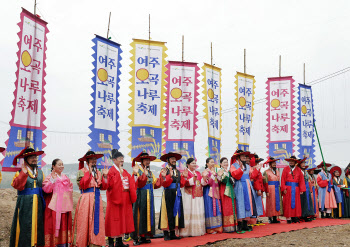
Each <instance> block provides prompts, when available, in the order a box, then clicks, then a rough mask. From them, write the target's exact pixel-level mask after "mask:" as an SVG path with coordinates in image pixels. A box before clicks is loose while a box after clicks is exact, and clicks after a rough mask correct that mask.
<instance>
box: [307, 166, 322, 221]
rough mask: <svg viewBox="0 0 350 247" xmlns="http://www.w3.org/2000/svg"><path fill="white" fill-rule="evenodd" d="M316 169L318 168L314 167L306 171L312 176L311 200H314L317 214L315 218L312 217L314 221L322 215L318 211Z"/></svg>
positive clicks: (313, 203)
mask: <svg viewBox="0 0 350 247" xmlns="http://www.w3.org/2000/svg"><path fill="white" fill-rule="evenodd" d="M316 168H317V167H312V168H310V167H309V168H307V169H306V170H307V172H308V173H309V176H310V191H311V199H312V205H313V207H314V213H315V214H314V216H313V217H312V218H313V219H315V218H318V217H319V214H320V212H319V209H318V185H317V180H316V176H315V175H314V173H315V170H316ZM317 171H319V170H317Z"/></svg>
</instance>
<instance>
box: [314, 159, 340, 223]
mask: <svg viewBox="0 0 350 247" xmlns="http://www.w3.org/2000/svg"><path fill="white" fill-rule="evenodd" d="M325 166H326V167H325ZM330 166H332V165H331V164H328V163H326V164H325V165H324V164H323V162H321V164H319V165H318V166H317V167H318V168H322V171H321V172H320V173H319V174H318V175H317V184H318V186H319V187H318V196H319V208H320V211H321V218H331V213H332V209H333V208H336V207H337V202H336V200H335V195H334V189H333V182H332V176H331V174H329V172H328V171H327V167H330ZM325 213H326V215H324V214H325Z"/></svg>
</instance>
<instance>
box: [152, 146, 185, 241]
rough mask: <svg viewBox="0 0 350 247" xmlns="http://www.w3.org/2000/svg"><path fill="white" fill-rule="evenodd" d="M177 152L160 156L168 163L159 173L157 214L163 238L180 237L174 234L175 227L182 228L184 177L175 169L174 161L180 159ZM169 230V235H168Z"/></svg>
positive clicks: (183, 222) (166, 239) (183, 224)
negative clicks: (158, 207) (161, 187)
mask: <svg viewBox="0 0 350 247" xmlns="http://www.w3.org/2000/svg"><path fill="white" fill-rule="evenodd" d="M181 157H182V156H181V155H180V154H177V153H171V152H170V153H168V154H164V155H163V156H162V157H160V160H161V161H164V162H167V163H168V165H167V166H166V168H164V169H163V170H162V171H161V173H160V176H159V177H160V178H162V186H163V187H164V191H163V195H162V202H161V208H160V215H159V226H158V228H159V229H160V230H163V231H164V240H165V241H168V240H173V239H180V237H177V236H176V235H175V229H179V228H184V227H185V221H184V213H183V205H182V196H181V190H180V188H181V187H184V186H185V182H186V181H185V179H184V177H183V176H181V174H180V171H179V170H177V169H176V161H178V160H180V159H181ZM169 231H170V235H169Z"/></svg>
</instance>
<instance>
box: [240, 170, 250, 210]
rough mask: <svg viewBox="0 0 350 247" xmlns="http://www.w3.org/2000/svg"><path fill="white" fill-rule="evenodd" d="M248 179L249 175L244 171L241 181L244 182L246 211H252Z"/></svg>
mask: <svg viewBox="0 0 350 247" xmlns="http://www.w3.org/2000/svg"><path fill="white" fill-rule="evenodd" d="M247 179H248V180H249V175H248V174H245V173H243V176H242V177H241V179H240V181H241V182H242V187H243V195H244V207H245V210H246V211H250V200H249V192H248V184H247Z"/></svg>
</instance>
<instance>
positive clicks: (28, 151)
mask: <svg viewBox="0 0 350 247" xmlns="http://www.w3.org/2000/svg"><path fill="white" fill-rule="evenodd" d="M43 153H44V151H35V149H34V148H30V147H26V148H24V149H23V150H22V151H21V152H20V153H19V154H18V155H17V156H16V157H15V158H14V159H13V162H12V164H13V165H14V166H16V165H17V160H18V159H21V158H25V157H29V156H39V155H42V154H43Z"/></svg>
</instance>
